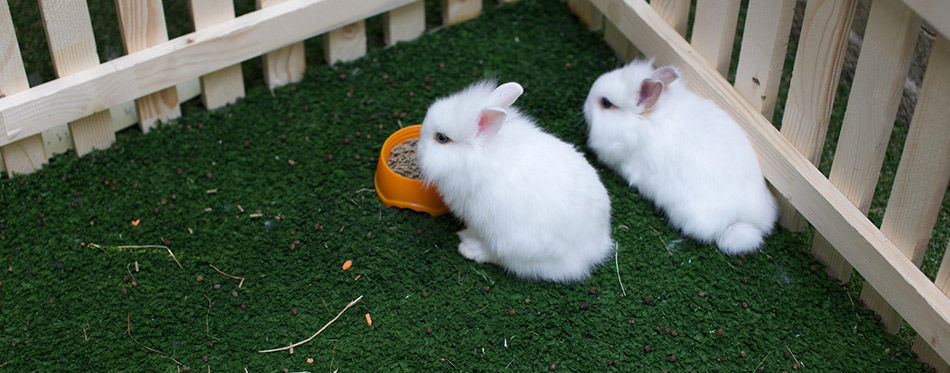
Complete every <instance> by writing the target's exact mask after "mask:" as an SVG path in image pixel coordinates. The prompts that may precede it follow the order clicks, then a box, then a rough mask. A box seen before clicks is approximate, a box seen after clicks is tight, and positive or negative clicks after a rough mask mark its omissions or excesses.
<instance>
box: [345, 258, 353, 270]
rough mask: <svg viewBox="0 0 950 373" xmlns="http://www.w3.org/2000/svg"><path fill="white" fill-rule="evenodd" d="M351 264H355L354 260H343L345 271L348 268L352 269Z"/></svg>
mask: <svg viewBox="0 0 950 373" xmlns="http://www.w3.org/2000/svg"><path fill="white" fill-rule="evenodd" d="M351 265H353V261H352V260H347V261H345V262H343V270H344V271H345V270H347V269H350V266H351Z"/></svg>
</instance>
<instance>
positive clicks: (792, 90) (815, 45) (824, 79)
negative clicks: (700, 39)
mask: <svg viewBox="0 0 950 373" xmlns="http://www.w3.org/2000/svg"><path fill="white" fill-rule="evenodd" d="M857 4H858V2H857V0H812V1H809V2H808V4H807V5H806V6H805V18H804V19H803V20H802V33H801V38H800V39H799V42H798V52H797V54H796V55H795V67H794V70H792V81H791V84H790V85H789V87H788V100H787V101H786V102H785V115H784V116H783V117H782V135H783V136H785V138H786V139H788V140H789V142H791V143H792V145H794V146H795V148H796V149H798V151H800V152H802V154H804V155H805V158H808V159H809V160H810V161H811V162H812V164H816V165H817V164H818V161H819V160H820V159H821V149H822V146H823V145H824V143H825V134H826V133H827V132H828V121H829V119H830V118H831V107H832V105H833V104H834V100H835V92H837V91H838V77H839V76H840V74H841V64H842V63H843V62H844V54H845V49H846V48H847V46H848V34H849V33H850V32H851V20H852V19H853V18H854V11H855V9H856V7H857ZM779 208H780V210H781V213H780V215H779V223H780V224H782V226H784V227H785V228H787V229H788V230H790V231H793V232H799V231H801V230H803V229H805V220H804V219H803V218H802V216H801V214H799V213H798V212H796V211H795V209H794V208H792V206H791V204H790V203H789V202H788V201H787V200H785V199H783V198H779Z"/></svg>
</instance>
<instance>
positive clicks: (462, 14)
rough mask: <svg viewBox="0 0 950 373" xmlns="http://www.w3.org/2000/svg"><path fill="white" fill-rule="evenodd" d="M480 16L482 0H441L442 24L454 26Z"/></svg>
mask: <svg viewBox="0 0 950 373" xmlns="http://www.w3.org/2000/svg"><path fill="white" fill-rule="evenodd" d="M479 14H482V0H442V24H443V25H454V24H456V23H459V22H464V21H468V20H470V19H472V18H475V17H478V15H479Z"/></svg>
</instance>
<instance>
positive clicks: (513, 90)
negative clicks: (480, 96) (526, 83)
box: [487, 82, 524, 109]
mask: <svg viewBox="0 0 950 373" xmlns="http://www.w3.org/2000/svg"><path fill="white" fill-rule="evenodd" d="M522 93H524V88H521V85H520V84H518V83H515V82H508V83H505V84H502V85H500V86H498V88H495V90H494V91H492V93H491V97H489V99H488V105H487V106H494V107H497V108H501V109H506V108H508V107H509V106H511V104H513V103H515V100H517V99H518V97H520V96H521V94H522Z"/></svg>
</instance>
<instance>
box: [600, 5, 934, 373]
mask: <svg viewBox="0 0 950 373" xmlns="http://www.w3.org/2000/svg"><path fill="white" fill-rule="evenodd" d="M593 2H594V4H595V5H597V8H598V9H600V10H601V12H603V13H604V14H605V15H606V16H607V18H608V19H609V20H610V21H611V22H613V23H614V24H616V25H617V28H618V29H619V30H620V31H621V32H622V33H623V34H624V35H625V36H626V37H627V38H628V39H629V40H631V41H632V42H633V43H634V44H636V45H637V46H638V47H639V48H640V49H641V50H642V51H644V53H645V54H647V55H649V56H655V57H656V60H657V63H658V64H660V65H675V66H677V67H678V68H679V69H680V72H681V74H682V76H683V78H684V79H685V80H686V81H688V82H689V84H690V87H691V88H692V89H693V90H695V91H696V92H697V93H698V94H700V95H702V96H705V97H708V98H710V99H712V100H713V101H714V102H716V103H717V104H718V105H719V106H720V107H722V108H723V109H724V110H726V111H727V112H728V113H729V114H730V115H731V116H732V117H733V118H735V119H736V121H737V122H738V123H739V124H740V126H742V128H743V129H744V130H745V131H746V133H747V134H748V135H749V140H750V141H751V142H752V145H753V148H754V149H755V150H756V153H757V154H758V156H759V162H760V163H761V165H762V172H763V173H764V174H765V176H766V178H768V179H769V181H770V182H771V183H772V185H773V186H774V187H775V188H776V190H778V191H779V192H780V193H782V194H783V195H785V196H786V197H788V198H789V199H790V200H791V201H792V202H793V205H794V206H795V208H797V209H798V210H799V211H801V212H802V214H803V215H804V216H805V217H806V218H807V219H808V221H809V222H811V223H812V224H813V225H814V226H815V228H816V229H817V230H818V231H819V232H821V233H822V234H824V235H825V237H826V238H827V239H828V241H829V242H831V243H832V244H834V246H835V247H837V248H838V249H839V250H840V251H841V253H842V254H843V256H844V257H845V258H846V259H847V260H848V261H849V262H851V264H852V265H854V267H855V268H856V269H857V270H858V271H859V272H861V274H862V275H864V276H865V279H866V280H867V282H868V283H870V284H871V285H873V286H874V287H875V288H877V289H878V290H879V291H880V292H881V294H882V295H884V296H885V298H887V299H889V300H891V303H892V304H893V305H895V308H896V309H897V311H898V312H899V313H900V314H901V315H902V316H903V317H904V318H905V319H907V322H908V323H909V324H910V325H911V326H912V327H913V328H914V329H915V330H917V332H918V333H920V335H921V336H922V337H923V339H924V340H926V341H927V342H928V343H929V344H930V345H931V346H932V347H934V349H935V351H936V352H937V354H939V355H940V356H941V357H942V358H944V359H948V358H950V299H948V298H947V296H946V295H944V294H943V292H941V291H940V289H938V288H937V287H936V285H934V283H933V282H931V281H930V280H929V279H927V277H926V276H924V275H923V273H921V272H920V270H919V269H918V268H917V267H916V266H915V265H914V264H913V263H911V262H910V260H908V259H907V257H905V256H904V255H903V254H902V253H901V252H900V251H899V250H898V249H897V248H896V247H895V246H894V245H893V244H892V243H891V242H890V241H889V240H888V239H887V237H885V236H884V234H882V233H881V232H880V230H879V229H877V227H875V226H874V224H872V223H871V222H870V221H869V220H868V219H867V217H866V216H864V214H862V213H861V211H859V210H858V209H857V208H856V207H855V206H854V204H852V203H851V202H850V201H848V199H847V198H846V197H845V196H844V195H843V194H841V192H840V191H838V189H837V188H835V187H834V185H832V184H831V183H830V182H829V181H828V179H826V178H825V177H824V176H823V175H822V174H821V172H819V171H818V170H817V169H816V168H815V166H814V165H813V164H812V163H811V162H810V161H809V160H808V159H807V158H805V157H804V156H803V155H802V154H801V153H800V152H798V151H797V150H796V149H795V148H794V147H793V146H792V145H791V144H790V143H789V141H788V140H787V139H785V138H784V137H783V136H782V135H781V134H780V133H779V132H778V131H777V130H776V129H775V127H773V126H772V125H771V124H770V123H769V122H768V121H767V120H766V119H765V117H763V116H762V114H761V113H760V112H759V111H758V109H757V108H755V107H753V106H752V105H751V104H749V103H748V102H747V101H746V100H745V99H744V98H743V97H742V96H741V95H740V94H739V93H738V92H737V91H736V90H735V89H733V88H732V87H731V86H730V85H729V83H728V82H727V81H726V80H725V79H724V78H723V77H722V76H721V75H719V73H718V72H717V71H716V70H715V69H714V68H713V67H712V65H710V64H709V63H708V62H706V61H705V59H703V58H702V57H700V56H699V55H698V53H696V51H695V50H693V49H692V48H691V47H690V46H689V44H687V43H686V42H685V41H684V40H682V38H681V37H680V36H679V34H677V33H676V31H675V30H673V29H672V28H671V27H669V25H667V24H666V22H665V21H664V20H663V19H662V18H660V16H659V15H657V14H656V12H654V11H653V10H652V9H651V8H650V7H649V6H648V5H646V4H644V3H643V2H642V1H639V0H624V1H612V0H593Z"/></svg>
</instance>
